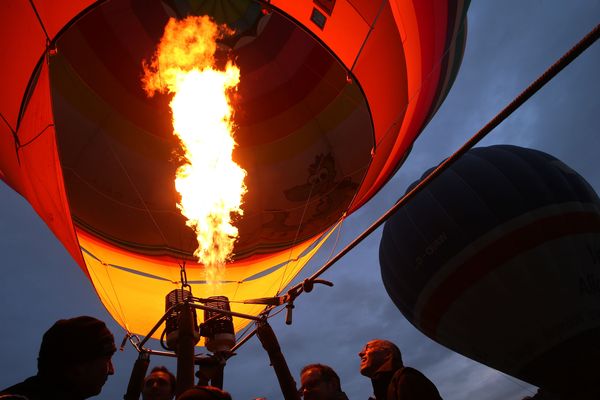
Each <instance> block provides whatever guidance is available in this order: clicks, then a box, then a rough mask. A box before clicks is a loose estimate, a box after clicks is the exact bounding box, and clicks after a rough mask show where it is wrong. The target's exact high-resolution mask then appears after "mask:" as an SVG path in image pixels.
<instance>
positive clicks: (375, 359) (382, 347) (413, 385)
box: [358, 339, 442, 400]
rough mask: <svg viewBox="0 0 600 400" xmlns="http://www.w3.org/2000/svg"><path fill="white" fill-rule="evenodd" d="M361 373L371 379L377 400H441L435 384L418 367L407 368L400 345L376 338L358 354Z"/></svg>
mask: <svg viewBox="0 0 600 400" xmlns="http://www.w3.org/2000/svg"><path fill="white" fill-rule="evenodd" d="M358 356H359V357H360V373H361V374H362V375H364V376H366V377H368V378H371V383H372V384H373V393H374V394H375V400H441V399H442V398H441V396H440V394H439V392H438V390H437V388H436V387H435V385H434V384H433V383H432V382H431V381H430V380H429V379H427V377H426V376H425V375H423V374H422V373H421V372H419V371H417V370H416V369H414V368H410V367H405V366H404V363H403V362H402V354H401V353H400V349H398V347H397V346H396V345H395V344H394V343H392V342H390V341H387V340H381V339H376V340H372V341H370V342H369V343H367V344H366V345H365V347H364V348H363V349H362V350H361V352H360V353H358Z"/></svg>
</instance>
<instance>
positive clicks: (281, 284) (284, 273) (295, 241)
mask: <svg viewBox="0 0 600 400" xmlns="http://www.w3.org/2000/svg"><path fill="white" fill-rule="evenodd" d="M324 159H325V157H321V158H320V159H319V165H318V166H317V171H318V170H320V169H321V165H322V163H323V160H324ZM316 183H317V182H316V181H315V182H313V184H312V185H311V187H310V191H309V193H308V198H307V199H306V202H305V203H304V207H303V210H302V216H301V217H300V223H299V224H298V228H297V229H296V235H295V237H294V240H293V242H292V246H291V247H290V251H289V253H288V259H287V262H286V265H285V267H284V270H283V273H282V274H281V280H280V282H279V286H278V289H277V292H276V293H275V294H277V293H279V292H281V290H282V289H283V282H284V280H285V278H286V275H287V269H288V267H289V265H290V261H291V260H292V254H293V251H294V246H295V245H296V243H297V242H298V237H299V236H300V228H302V223H303V222H304V217H305V216H306V211H307V210H308V206H309V204H310V200H311V199H312V195H313V190H314V188H315V186H316Z"/></svg>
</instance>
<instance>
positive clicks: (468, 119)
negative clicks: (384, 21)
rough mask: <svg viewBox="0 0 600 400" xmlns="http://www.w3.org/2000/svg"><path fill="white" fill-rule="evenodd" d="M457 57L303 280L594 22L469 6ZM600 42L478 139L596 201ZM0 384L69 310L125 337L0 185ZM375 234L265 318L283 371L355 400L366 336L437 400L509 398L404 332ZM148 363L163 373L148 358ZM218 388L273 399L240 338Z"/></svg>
mask: <svg viewBox="0 0 600 400" xmlns="http://www.w3.org/2000/svg"><path fill="white" fill-rule="evenodd" d="M468 22H469V30H468V37H467V47H466V52H465V57H464V60H463V64H462V67H461V70H460V72H459V75H458V77H457V80H456V83H455V84H454V87H453V88H452V90H451V92H450V94H449V95H448V98H447V99H446V101H445V103H444V104H443V105H442V107H441V109H440V110H439V111H438V113H437V115H436V116H435V117H434V119H433V120H432V121H431V123H430V124H429V125H428V127H427V128H426V129H425V131H424V132H423V134H422V135H421V137H420V138H419V139H418V140H417V142H416V144H415V147H414V149H413V152H412V153H411V156H410V157H409V159H408V161H407V162H406V164H405V165H404V166H403V168H402V169H401V170H400V171H399V172H398V173H397V175H396V176H395V177H394V179H393V180H392V181H391V182H390V183H389V184H388V185H387V186H386V188H385V189H384V190H383V191H382V192H381V193H380V194H379V195H378V196H376V197H375V198H374V199H373V200H372V201H371V202H370V203H369V204H368V205H367V206H365V207H364V208H363V209H361V210H360V211H359V212H357V213H356V214H355V215H353V216H351V217H350V218H348V220H347V221H346V222H345V223H344V227H343V231H342V236H341V239H340V241H339V242H338V243H337V244H331V245H330V246H326V248H325V249H324V250H323V251H322V252H321V254H320V255H319V256H318V257H317V258H316V259H315V260H314V262H313V263H312V264H311V265H310V266H309V267H308V268H307V270H308V271H307V274H308V273H309V272H311V271H314V270H315V269H316V268H317V267H318V265H319V264H320V263H322V262H323V260H325V259H326V258H327V257H328V256H329V253H330V252H331V251H332V247H333V246H334V245H335V249H337V250H339V249H340V248H342V247H343V245H344V243H347V242H348V241H349V240H351V239H352V238H353V237H354V236H356V235H357V234H358V233H359V232H360V231H361V230H362V229H364V228H365V227H367V226H368V225H369V224H370V222H372V221H374V220H375V219H376V218H377V217H378V216H379V215H381V214H382V213H383V212H384V211H385V210H386V209H387V208H388V207H389V206H391V205H392V204H393V202H394V201H395V200H396V199H397V198H398V197H400V196H401V194H402V193H404V191H405V188H406V186H407V185H408V184H410V183H411V182H412V181H414V180H415V179H416V178H418V177H419V176H420V175H421V174H422V173H423V172H424V171H425V170H426V169H427V168H429V167H431V166H433V165H435V164H437V163H438V162H439V161H440V160H442V159H443V158H445V157H447V156H448V155H450V154H451V153H452V152H453V151H454V150H456V149H457V148H458V147H459V146H460V145H462V143H464V142H465V140H466V139H468V138H469V137H470V136H471V135H472V134H473V133H475V132H476V131H477V130H478V129H479V128H481V127H482V126H483V125H484V124H485V123H486V122H487V121H489V120H490V119H491V118H492V117H493V116H494V115H495V114H496V113H497V112H498V111H500V110H501V109H502V108H503V107H504V106H505V105H506V104H507V103H508V102H510V101H511V100H512V99H513V98H514V97H515V96H516V95H518V94H519V93H520V91H521V90H523V89H524V88H525V87H526V86H527V85H528V84H529V83H530V82H531V81H533V80H534V79H535V78H537V76H538V75H540V74H541V73H542V72H543V71H544V70H545V69H546V68H547V67H548V66H549V65H551V64H552V63H553V62H554V61H555V60H556V59H557V58H558V57H560V56H561V55H562V54H563V53H564V52H565V51H567V50H568V49H569V48H570V47H571V46H572V45H573V44H574V43H576V42H577V41H578V40H579V39H580V38H581V37H583V36H584V35H585V34H586V33H587V32H589V31H590V30H591V29H592V28H593V27H594V26H595V25H596V24H598V23H599V22H600V2H598V1H594V0H571V1H568V2H565V1H559V0H544V1H541V0H521V1H517V0H510V1H473V2H472V4H471V7H470V9H469V13H468ZM599 70H600V44H598V43H596V44H595V45H593V46H592V48H590V49H589V50H588V51H586V52H585V53H584V54H583V55H582V56H580V57H579V58H578V59H577V60H576V61H575V62H574V63H572V64H571V65H570V66H569V67H567V69H566V70H564V71H563V72H562V73H561V74H560V75H559V76H558V77H557V78H556V79H554V80H553V81H552V82H551V83H550V84H549V85H547V86H546V87H545V88H544V89H542V90H541V91H540V92H539V93H538V94H537V95H536V96H535V97H534V98H532V99H531V100H530V101H529V102H528V103H526V104H525V105H524V106H523V107H522V108H520V109H519V110H518V111H517V112H516V113H515V114H513V115H512V116H511V117H510V118H509V119H508V120H506V121H505V122H504V123H503V124H502V125H501V126H499V127H498V128H496V130H495V131H493V132H492V134H491V135H490V136H489V137H488V138H487V139H486V140H485V141H484V142H483V143H482V145H489V144H492V143H510V144H516V145H520V146H526V147H533V148H537V149H540V150H543V151H546V152H548V153H550V154H552V155H554V156H556V157H557V158H559V159H561V160H563V161H564V162H566V163H567V164H568V165H570V166H571V167H572V168H573V169H575V170H576V171H577V172H579V173H580V174H582V175H583V176H584V177H585V178H586V179H587V180H588V181H589V182H590V183H591V184H592V186H593V187H594V188H595V189H596V191H600V174H599V173H598V161H597V160H598V154H599V153H600V131H599V128H600V118H599V116H598V113H599V112H600V96H599V95H598V92H599V90H600V79H599V77H598V76H599V75H598V71H599ZM0 204H1V205H2V207H1V208H0V238H1V240H0V252H1V253H2V254H3V257H2V260H3V262H2V271H3V274H2V280H1V283H0V304H2V311H1V312H0V318H2V319H3V322H2V323H0V337H2V338H3V345H2V366H3V367H2V371H3V374H2V375H1V376H0V387H5V386H8V385H10V384H13V383H16V382H18V381H20V380H22V379H24V378H26V377H27V376H29V375H32V374H34V373H35V361H36V356H37V351H38V346H39V342H40V340H41V336H42V334H43V332H44V331H45V330H46V329H47V328H48V327H49V326H50V325H51V324H52V323H53V322H54V321H55V320H56V319H58V318H63V317H69V316H74V315H80V314H88V315H93V316H97V317H99V318H102V319H104V320H106V321H107V322H108V323H109V325H110V327H111V329H112V330H113V332H114V333H115V336H116V338H117V340H118V341H120V340H121V338H122V337H123V335H124V331H123V330H122V329H121V328H120V327H118V326H117V325H116V323H115V322H114V321H113V320H112V319H111V317H110V316H109V315H108V313H107V312H106V311H105V310H104V308H103V306H102V305H101V303H100V301H99V299H98V298H97V296H96V294H95V292H94V289H93V287H92V285H91V284H90V283H89V282H88V280H87V279H86V278H85V276H84V274H83V273H82V272H81V271H80V269H79V267H78V266H77V265H76V264H75V262H74V261H72V260H71V258H70V257H69V256H68V255H67V253H66V251H65V250H64V249H63V248H62V246H61V245H60V243H59V242H58V241H57V240H56V239H55V238H54V237H53V236H52V234H51V233H50V232H49V230H48V229H47V228H46V226H45V225H44V224H43V223H42V222H41V220H40V219H39V218H38V217H37V215H36V214H35V213H34V212H33V211H32V210H31V208H30V207H29V205H28V204H27V203H26V202H25V201H24V200H23V199H22V198H20V197H19V196H18V195H17V194H15V193H14V192H13V191H12V190H11V189H9V188H8V187H7V186H6V185H4V184H1V185H0ZM380 234H381V231H380V230H377V231H376V232H375V233H373V234H372V235H371V236H370V237H369V238H368V239H367V240H365V241H364V242H363V243H362V244H361V245H360V246H358V247H357V248H355V249H354V250H353V251H352V252H351V253H350V254H349V255H348V256H346V257H345V258H343V259H342V260H341V261H340V262H338V263H337V264H336V265H335V266H334V267H333V268H332V269H331V270H330V271H328V272H327V273H326V274H325V275H324V276H323V278H324V279H328V280H331V281H333V282H334V283H335V287H333V288H325V287H317V288H316V289H315V290H314V291H313V292H312V293H309V294H305V295H303V296H301V297H300V298H299V299H298V300H297V302H296V309H295V314H294V323H293V325H292V326H286V325H284V324H283V315H279V316H276V317H274V318H273V319H272V320H271V323H272V326H273V328H274V329H275V332H276V334H277V335H278V337H279V340H280V344H281V346H282V349H283V351H284V354H285V355H286V358H287V360H288V363H289V365H290V368H291V370H292V371H293V373H294V374H295V375H296V377H297V374H298V371H299V370H300V368H301V367H302V366H303V365H305V364H307V363H312V362H322V363H326V364H329V365H331V366H333V367H334V368H335V369H336V370H337V371H338V372H339V374H340V376H341V378H342V385H343V387H344V389H345V391H346V392H347V394H348V395H349V397H350V398H351V399H361V398H362V399H366V398H367V397H368V396H369V395H370V393H371V386H370V383H369V382H368V381H367V380H366V379H365V378H363V377H361V376H360V374H359V373H358V357H357V353H358V351H359V350H360V348H361V347H362V345H363V344H364V343H365V342H366V341H368V340H370V339H372V338H375V337H382V338H388V339H390V340H392V341H394V342H396V343H397V344H398V345H399V346H400V348H401V349H402V350H403V353H404V359H405V362H406V364H408V365H410V366H414V367H416V368H418V369H420V370H422V371H423V372H425V374H426V375H427V376H429V377H430V378H431V379H432V380H433V381H434V382H435V383H436V384H437V386H438V388H439V389H440V392H441V394H442V396H443V397H444V399H446V400H458V399H465V398H473V399H475V398H476V399H480V400H500V399H514V400H519V399H521V398H522V397H523V396H525V395H527V394H532V393H534V392H535V388H533V387H532V386H529V385H527V384H525V383H523V382H520V381H518V380H516V379H514V378H512V377H509V376H507V375H504V374H502V373H500V372H497V371H495V370H493V369H490V368H488V367H485V366H483V365H481V364H479V363H477V362H474V361H471V360H469V359H467V358H465V357H463V356H461V355H458V354H456V353H453V352H452V351H450V350H447V349H446V348H444V347H442V346H440V345H438V344H436V343H434V342H433V341H431V340H430V339H428V338H427V337H425V336H423V334H421V333H420V332H419V331H417V330H416V329H415V328H414V327H413V326H412V325H410V324H409V323H408V322H407V321H406V320H405V319H404V318H403V316H402V314H401V313H400V312H399V311H398V310H397V309H396V308H395V306H394V305H393V303H392V302H391V301H390V300H389V298H388V297H387V294H386V293H385V290H384V289H383V286H382V284H381V278H380V275H379V266H378V243H379V238H380ZM135 357H136V354H135V351H134V350H133V349H132V348H131V347H127V348H126V350H125V351H124V352H122V353H121V352H118V353H117V354H116V355H115V358H114V361H115V366H116V370H117V371H116V375H115V376H114V377H112V378H110V379H109V382H108V383H107V384H106V386H105V390H104V391H103V393H102V394H101V395H99V396H98V397H97V398H99V399H116V398H122V395H123V393H124V391H125V388H126V384H127V380H128V378H129V373H130V371H131V366H132V363H133V360H134V359H135ZM152 364H153V365H154V364H167V365H169V366H173V363H172V360H166V359H162V358H158V357H154V358H153V359H152ZM225 386H226V388H227V389H228V390H229V391H231V392H232V394H233V395H234V398H235V399H237V400H240V399H251V398H254V397H257V396H266V397H267V398H269V399H277V398H281V394H280V392H279V389H278V386H277V383H276V379H275V375H274V373H273V372H272V369H271V368H270V367H269V361H268V358H267V355H266V354H265V353H264V351H263V350H262V348H261V347H260V344H259V343H258V341H257V340H256V339H252V340H251V341H250V342H248V343H247V344H246V345H245V346H244V347H242V348H241V349H240V350H239V353H238V355H237V356H236V357H234V358H232V359H231V360H230V361H229V364H228V366H227V369H226V377H225Z"/></svg>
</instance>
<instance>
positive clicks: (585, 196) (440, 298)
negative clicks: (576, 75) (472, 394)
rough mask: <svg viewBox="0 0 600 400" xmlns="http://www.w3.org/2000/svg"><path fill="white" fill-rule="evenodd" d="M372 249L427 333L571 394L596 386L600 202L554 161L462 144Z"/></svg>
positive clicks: (391, 290)
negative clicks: (457, 154)
mask: <svg viewBox="0 0 600 400" xmlns="http://www.w3.org/2000/svg"><path fill="white" fill-rule="evenodd" d="M379 254H380V265H381V274H382V279H383V282H384V285H385V287H386V289H387V292H388V294H389V295H390V297H391V298H392V300H393V301H394V303H395V304H396V306H397V307H398V308H399V309H400V311H402V314H404V316H405V317H406V318H407V319H408V320H409V321H410V322H411V323H412V324H413V325H415V327H417V328H418V329H419V330H421V331H422V332H423V333H425V334H426V335H427V336H429V337H430V338H432V339H433V340H435V341H437V342H439V343H441V344H443V345H445V346H447V347H449V348H450V349H453V350H455V351H457V352H458V353H461V354H463V355H465V356H467V357H470V358H472V359H474V360H477V361H479V362H481V363H484V364H486V365H488V366H490V367H493V368H496V369H498V370H500V371H503V372H505V373H507V374H510V375H513V376H515V377H518V378H520V379H522V380H524V381H527V382H529V383H531V384H533V385H536V386H540V387H543V388H546V389H547V390H549V391H552V392H557V393H561V394H567V395H568V396H569V398H576V397H575V396H576V395H577V393H579V394H583V393H586V394H590V393H592V392H594V391H597V390H598V382H600V380H598V368H597V365H598V362H600V342H599V341H598V338H599V337H600V318H599V316H600V286H599V282H600V258H599V257H598V255H599V254H600V199H599V198H598V195H597V194H596V192H595V191H594V190H593V189H592V187H591V186H590V185H589V184H588V183H587V182H586V181H585V179H583V178H582V177H581V176H580V175H579V174H577V173H576V172H575V171H573V170H572V169H571V168H569V167H568V166H567V165H565V164H564V163H563V162H561V161H560V160H558V159H556V158H554V157H552V156H550V155H548V154H546V153H543V152H541V151H537V150H533V149H527V148H522V147H517V146H509V145H497V146H490V147H482V148H474V149H472V150H470V151H468V152H467V153H466V154H465V155H464V156H463V157H461V158H460V159H458V160H457V161H456V162H455V163H453V164H452V165H451V166H450V167H448V168H447V169H446V170H444V171H443V172H442V173H441V174H440V175H439V176H438V177H437V178H435V179H434V180H433V181H432V182H431V183H430V184H429V185H428V186H426V187H425V188H424V189H423V190H422V191H421V192H420V193H418V194H417V195H416V196H415V197H414V198H413V199H412V200H411V201H410V202H408V203H407V204H406V206H405V207H403V208H402V209H400V210H399V211H398V212H397V213H396V214H394V215H393V216H392V217H391V218H390V219H389V220H388V221H387V222H386V224H385V228H384V231H383V236H382V239H381V245H380V253H379ZM571 396H573V397H571ZM594 398H595V397H594Z"/></svg>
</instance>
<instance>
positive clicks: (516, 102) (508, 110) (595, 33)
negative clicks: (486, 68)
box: [294, 24, 600, 289]
mask: <svg viewBox="0 0 600 400" xmlns="http://www.w3.org/2000/svg"><path fill="white" fill-rule="evenodd" d="M599 36H600V24H599V25H596V27H595V28H594V29H592V30H591V31H590V32H589V33H588V34H587V35H585V36H584V37H583V38H582V39H581V40H580V41H579V42H577V44H575V45H574V46H573V47H572V48H571V49H570V50H569V51H567V52H566V53H565V54H563V56H562V57H560V58H559V59H558V60H557V61H556V62H555V63H554V64H552V65H551V66H550V67H549V68H548V69H547V70H546V71H544V73H542V75H540V76H539V77H538V78H537V79H536V80H535V81H534V82H532V83H531V84H530V85H529V86H528V87H527V88H525V90H523V91H522V92H521V93H520V94H519V95H518V96H517V97H516V98H515V99H513V101H512V102H510V103H509V104H508V105H507V106H506V107H504V109H502V110H501V111H500V112H499V113H498V114H497V115H496V116H495V117H494V118H493V119H492V120H490V121H489V122H488V123H487V124H486V125H485V126H484V127H483V128H481V129H480V130H479V131H478V132H477V133H475V135H473V136H472V137H471V139H469V140H468V141H467V142H465V143H464V144H463V145H462V147H460V148H459V149H458V150H456V152H454V154H452V155H451V156H449V157H448V158H446V159H445V160H444V161H442V162H441V163H440V164H439V165H438V166H437V167H436V168H435V169H433V170H432V171H431V172H430V173H429V174H428V175H427V176H426V177H425V178H423V179H422V180H421V181H420V182H419V183H418V184H416V185H415V187H414V188H412V189H411V190H410V191H409V192H407V193H406V194H405V195H404V196H402V197H401V198H400V199H399V200H398V201H397V202H396V203H395V204H394V205H393V206H392V207H391V208H390V209H389V210H388V211H386V212H385V213H384V214H383V215H382V216H381V217H379V218H378V219H377V220H376V221H375V222H373V223H372V224H371V225H370V226H369V227H368V228H367V229H365V230H364V231H363V232H362V233H361V234H360V235H358V236H357V237H356V238H355V239H354V240H352V241H351V242H350V243H349V244H348V245H347V246H346V247H345V248H343V249H342V250H341V251H340V252H339V253H337V254H336V255H335V256H334V257H333V258H332V259H330V260H329V261H328V262H326V263H325V264H324V265H323V266H322V267H321V268H320V269H319V270H318V271H317V272H315V273H314V274H313V275H312V276H311V277H310V278H308V279H309V280H314V279H317V278H318V277H319V276H321V275H322V274H323V273H324V272H325V271H327V270H328V269H329V268H330V267H331V266H332V265H333V264H335V263H336V262H337V261H338V260H339V259H340V258H342V257H343V256H345V255H346V254H347V253H348V252H349V251H350V250H352V249H353V248H354V247H356V245H358V244H359V243H360V242H361V241H362V240H364V239H365V238H366V237H367V236H369V235H370V234H371V233H372V232H373V231H375V229H377V228H379V226H380V225H382V224H383V223H384V222H385V221H386V220H387V219H388V218H389V217H391V216H392V215H393V214H394V213H395V212H396V211H398V210H399V209H400V207H402V206H404V205H405V204H406V203H407V202H408V201H409V200H411V199H412V198H413V197H414V196H415V195H416V194H417V193H419V192H420V191H421V190H422V189H423V188H424V187H425V186H426V185H427V184H429V183H430V182H431V181H432V180H433V179H434V178H435V177H437V176H438V175H440V174H441V173H442V172H443V171H444V170H445V169H446V168H447V167H449V166H450V165H451V164H452V163H453V162H454V161H456V160H457V159H458V158H460V157H461V156H462V155H463V154H464V153H466V152H467V151H468V150H469V149H471V148H472V147H473V146H475V145H476V144H477V143H478V142H480V141H481V140H482V139H483V138H484V137H485V136H486V135H487V134H488V133H490V132H491V131H492V130H493V129H494V128H495V127H496V126H498V125H499V124H500V123H501V122H502V121H504V120H505V119H506V118H508V116H510V115H511V114H512V113H513V112H514V111H515V110H516V109H518V108H519V107H520V106H521V105H522V104H523V103H525V101H527V100H528V99H529V98H530V97H531V96H533V95H534V94H535V93H536V92H537V91H538V90H540V89H541V88H542V87H543V86H544V85H545V84H546V83H548V82H549V81H550V80H551V79H552V78H554V77H555V76H556V75H557V74H558V73H559V72H560V71H562V70H563V69H564V68H565V67H566V66H567V65H569V64H570V63H571V62H572V61H573V60H575V59H576V58H577V57H578V56H579V55H580V54H581V53H583V52H584V51H585V50H586V49H587V48H589V47H590V46H591V45H592V44H593V43H594V42H595V41H596V40H597V39H598V37H599ZM301 287H302V283H300V284H298V285H296V286H295V287H294V288H298V289H299V288H301Z"/></svg>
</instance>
